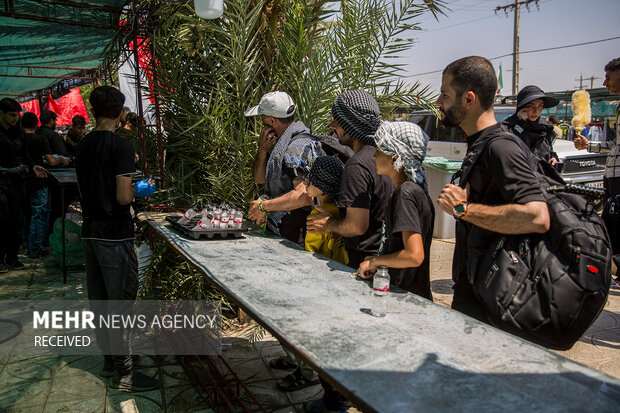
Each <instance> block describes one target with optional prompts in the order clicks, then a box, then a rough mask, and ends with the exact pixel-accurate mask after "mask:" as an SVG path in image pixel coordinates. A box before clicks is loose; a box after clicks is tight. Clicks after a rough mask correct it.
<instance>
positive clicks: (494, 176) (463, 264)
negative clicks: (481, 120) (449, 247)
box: [452, 123, 545, 281]
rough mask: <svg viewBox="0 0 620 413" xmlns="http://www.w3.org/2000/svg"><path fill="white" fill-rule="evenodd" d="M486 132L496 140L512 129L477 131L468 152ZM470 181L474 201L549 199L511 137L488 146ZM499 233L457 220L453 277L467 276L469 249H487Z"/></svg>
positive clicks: (497, 126) (499, 202) (497, 127)
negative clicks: (506, 130)
mask: <svg viewBox="0 0 620 413" xmlns="http://www.w3.org/2000/svg"><path fill="white" fill-rule="evenodd" d="M485 131H486V133H485ZM483 133H485V139H493V138H495V137H497V136H499V135H502V134H506V133H508V132H505V131H504V130H503V129H502V127H501V125H500V124H499V123H497V124H495V125H493V126H490V127H489V128H487V129H484V130H482V131H480V132H478V133H475V134H473V135H471V136H470V137H469V138H467V149H468V152H469V151H470V149H471V147H472V145H473V144H474V143H475V142H476V141H477V140H478V138H480V136H481V135H482V134H483ZM468 183H469V185H470V187H469V198H468V201H469V202H470V203H475V204H483V205H491V206H496V205H505V204H521V205H523V204H526V203H528V202H534V201H541V202H544V201H545V198H544V196H543V193H542V190H541V189H540V185H539V183H538V180H537V179H536V176H535V175H534V172H533V171H532V168H531V165H530V163H529V162H528V158H527V156H526V154H525V153H524V152H523V149H522V148H521V146H519V144H518V143H517V142H514V141H513V140H511V139H501V138H500V139H494V140H493V141H492V142H490V143H489V144H488V145H487V146H486V148H485V149H484V150H483V152H482V153H481V155H480V157H479V158H478V161H477V162H476V164H475V165H474V166H473V168H472V171H471V174H470V176H469V178H468ZM497 235H498V234H497V233H495V232H493V231H488V230H485V229H482V228H480V227H476V226H475V225H472V224H470V223H468V222H464V221H459V222H458V223H457V226H456V246H455V249H454V263H453V265H452V277H453V279H454V280H455V281H457V280H466V279H467V260H468V251H469V249H470V248H486V247H488V246H489V245H490V243H491V242H493V241H494V240H495V239H496V238H497ZM468 242H469V244H468Z"/></svg>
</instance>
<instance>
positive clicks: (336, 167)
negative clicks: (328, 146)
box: [308, 156, 344, 199]
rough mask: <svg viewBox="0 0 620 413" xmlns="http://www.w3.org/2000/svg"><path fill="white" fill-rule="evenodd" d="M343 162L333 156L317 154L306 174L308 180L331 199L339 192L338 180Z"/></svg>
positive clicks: (342, 168) (340, 176) (340, 177)
mask: <svg viewBox="0 0 620 413" xmlns="http://www.w3.org/2000/svg"><path fill="white" fill-rule="evenodd" d="M343 170H344V164H343V163H342V161H340V159H338V158H337V157H335V156H319V157H318V158H316V159H315V161H314V163H313V164H312V169H310V174H309V175H308V182H310V183H311V184H312V185H314V186H316V187H317V188H319V189H320V190H321V191H322V192H323V193H324V194H325V195H329V196H330V197H331V198H332V199H333V198H335V197H336V196H337V195H338V192H340V180H341V179H342V171H343Z"/></svg>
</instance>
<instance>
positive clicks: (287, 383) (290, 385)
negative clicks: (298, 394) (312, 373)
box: [276, 373, 319, 392]
mask: <svg viewBox="0 0 620 413" xmlns="http://www.w3.org/2000/svg"><path fill="white" fill-rule="evenodd" d="M316 384H319V379H316V380H307V379H306V378H305V377H304V376H302V375H301V374H296V373H291V374H289V375H287V376H285V377H284V378H283V379H280V380H278V381H276V386H278V389H279V390H280V391H283V392H291V391H297V390H301V389H305V388H306V387H310V386H314V385H316Z"/></svg>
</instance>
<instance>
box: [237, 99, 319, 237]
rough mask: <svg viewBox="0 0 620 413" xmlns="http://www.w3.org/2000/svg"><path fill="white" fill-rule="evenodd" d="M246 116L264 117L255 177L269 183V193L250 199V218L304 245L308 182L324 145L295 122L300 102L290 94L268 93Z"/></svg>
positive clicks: (267, 187) (310, 201)
mask: <svg viewBox="0 0 620 413" xmlns="http://www.w3.org/2000/svg"><path fill="white" fill-rule="evenodd" d="M245 116H260V117H261V121H262V123H263V128H262V129H261V134H260V138H259V143H258V154H257V157H256V161H255V164H254V180H255V182H256V183H257V184H265V187H264V195H265V196H264V197H261V199H259V200H255V201H252V202H251V203H250V211H249V213H248V218H249V219H251V220H252V221H254V222H256V223H257V224H262V223H265V224H266V226H267V228H268V229H269V230H270V231H271V232H272V233H274V234H275V235H279V236H282V237H284V238H286V239H288V240H290V241H293V242H295V243H297V244H302V243H303V242H304V237H305V234H306V225H305V224H306V217H307V216H308V214H309V213H310V208H309V205H310V204H311V203H312V200H311V199H310V198H309V197H308V196H307V195H306V186H305V183H304V180H305V178H306V177H307V174H308V172H309V171H310V168H311V167H312V163H313V162H314V160H315V159H316V158H317V157H319V156H321V155H322V151H321V144H320V142H317V141H315V140H313V139H312V138H311V136H310V130H309V129H308V128H307V127H306V126H305V125H304V124H303V122H300V121H295V119H294V116H295V103H294V102H293V99H291V97H290V96H289V95H288V94H286V93H285V92H280V91H276V92H270V93H267V94H265V95H264V96H263V97H262V98H261V100H260V103H259V104H258V105H257V106H254V107H252V108H250V109H248V110H247V111H246V112H245ZM265 220H266V222H265Z"/></svg>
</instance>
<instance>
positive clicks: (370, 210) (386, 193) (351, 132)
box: [307, 90, 394, 268]
mask: <svg viewBox="0 0 620 413" xmlns="http://www.w3.org/2000/svg"><path fill="white" fill-rule="evenodd" d="M332 116H333V118H334V119H333V120H332V123H331V125H330V126H331V127H332V128H333V130H334V131H335V132H336V135H337V136H338V140H339V141H340V143H342V144H343V145H347V146H349V147H350V148H352V149H353V152H355V155H353V157H351V159H349V160H348V161H347V163H346V164H345V165H344V172H343V174H342V183H341V185H340V194H339V195H338V204H337V205H338V207H340V208H346V215H345V217H344V218H342V219H335V218H333V217H332V216H331V215H330V214H329V213H328V212H327V211H323V212H321V213H320V214H316V215H311V216H309V217H308V221H307V226H308V231H309V232H314V233H319V234H322V233H327V232H334V233H336V234H339V235H342V236H343V237H345V246H346V248H347V253H348V254H349V265H350V266H351V267H353V268H358V267H359V265H360V263H361V262H362V261H363V260H364V258H366V257H367V256H369V255H376V254H377V252H378V250H379V244H380V243H381V227H382V223H383V216H384V214H385V209H386V207H387V204H388V199H389V198H390V194H391V193H392V191H393V189H394V187H393V185H392V181H391V180H390V178H388V177H387V176H379V175H377V169H376V167H375V160H374V158H373V155H374V153H375V146H374V145H375V144H374V140H373V136H374V134H375V132H376V131H377V128H379V124H380V122H381V111H380V110H379V105H378V104H377V101H376V100H375V98H374V97H372V96H371V95H370V94H368V93H367V92H364V91H362V90H351V91H347V92H344V93H342V94H341V95H339V96H338V97H337V98H336V100H335V101H334V104H333V106H332Z"/></svg>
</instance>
